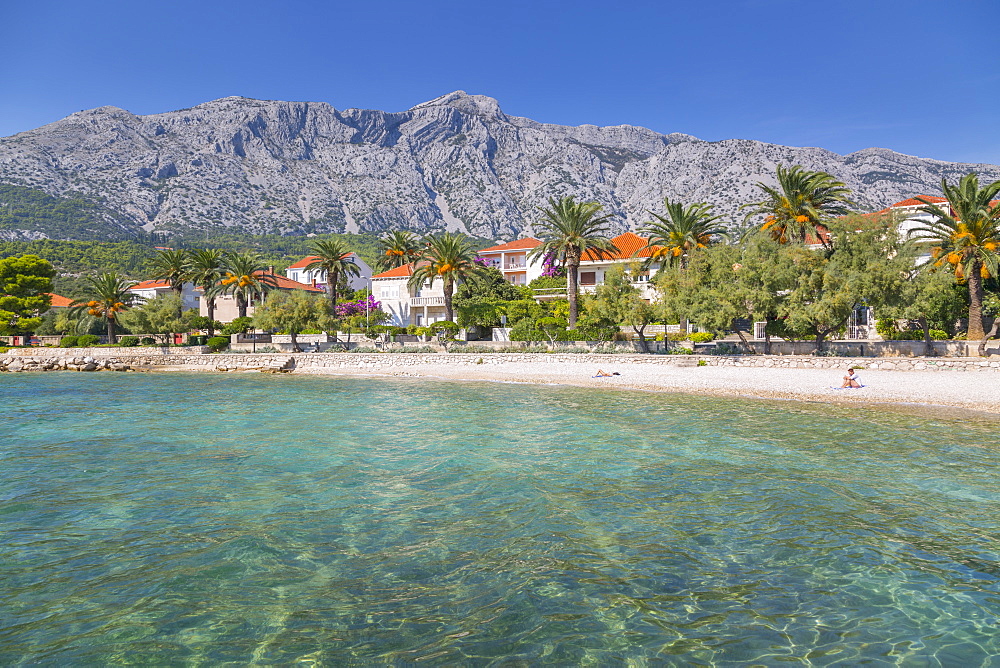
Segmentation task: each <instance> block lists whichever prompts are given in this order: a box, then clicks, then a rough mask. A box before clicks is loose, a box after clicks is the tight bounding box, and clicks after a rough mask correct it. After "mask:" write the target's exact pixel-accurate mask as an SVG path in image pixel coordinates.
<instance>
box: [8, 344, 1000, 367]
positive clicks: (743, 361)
mask: <svg viewBox="0 0 1000 668" xmlns="http://www.w3.org/2000/svg"><path fill="white" fill-rule="evenodd" d="M109 350H120V351H122V352H120V353H113V354H107V353H106V351H109ZM171 350H173V349H171ZM92 351H93V353H92V354H87V355H85V354H81V353H80V352H77V351H75V350H74V349H61V348H50V349H46V350H45V352H44V353H43V354H39V353H40V352H41V351H37V350H36V351H34V352H35V353H36V354H35V355H31V356H27V355H16V356H15V355H10V354H9V353H4V354H2V355H0V371H7V370H11V371H13V370H19V371H30V370H57V369H72V368H79V370H87V371H91V370H93V371H97V370H104V369H117V370H126V369H143V368H155V367H163V366H166V367H182V368H185V367H186V368H188V369H191V370H194V371H197V370H202V371H246V370H260V371H288V370H293V369H310V368H313V369H317V368H331V369H337V368H340V369H363V370H375V369H391V368H405V367H414V366H422V365H428V364H448V365H453V366H472V365H482V364H485V365H489V364H508V363H517V362H520V363H529V364H530V363H540V362H547V363H553V362H554V363H557V364H558V363H580V362H582V363H585V364H592V365H595V366H596V367H606V366H622V365H625V364H652V365H658V366H674V367H681V366H684V367H690V366H698V365H701V366H727V367H753V368H776V369H835V368H836V369H843V368H846V367H848V366H855V367H861V368H864V369H878V370H894V371H966V372H968V371H973V372H980V371H986V372H990V371H993V372H1000V359H993V360H990V359H986V358H948V359H944V358H922V357H914V358H870V357H869V358H851V357H809V356H796V357H793V356H764V355H734V356H715V355H711V356H706V355H599V354H570V355H566V354H563V355H560V354H546V353H499V354H482V355H478V354H419V353H403V354H399V353H397V354H392V353H301V354H295V355H289V354H287V353H286V354H275V353H267V354H256V355H254V354H227V353H222V354H216V355H206V354H188V355H182V354H177V353H173V352H171V353H170V354H157V353H155V352H152V351H145V350H144V351H137V350H136V349H135V348H118V349H109V348H95V349H92ZM10 352H11V353H12V352H14V351H13V350H12V351H10ZM94 353H96V354H94ZM101 353H104V354H101ZM12 367H14V368H12ZM84 367H92V368H84Z"/></svg>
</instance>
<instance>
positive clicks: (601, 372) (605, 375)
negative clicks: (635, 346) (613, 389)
mask: <svg viewBox="0 0 1000 668" xmlns="http://www.w3.org/2000/svg"><path fill="white" fill-rule="evenodd" d="M620 375H621V374H620V373H618V372H617V371H615V372H614V373H608V372H607V371H605V370H604V369H598V370H597V375H596V376H594V378H610V377H611V376H620Z"/></svg>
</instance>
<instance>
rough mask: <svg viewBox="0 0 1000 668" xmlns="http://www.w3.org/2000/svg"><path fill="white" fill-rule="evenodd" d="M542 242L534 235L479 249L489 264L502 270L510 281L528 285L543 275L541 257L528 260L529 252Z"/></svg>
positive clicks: (515, 283)
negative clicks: (532, 260)
mask: <svg viewBox="0 0 1000 668" xmlns="http://www.w3.org/2000/svg"><path fill="white" fill-rule="evenodd" d="M541 245H542V242H541V241H539V240H538V239H535V238H533V237H525V238H524V239H517V240H516V241H511V242H509V243H506V244H500V245H499V246H490V247H489V248H484V249H483V250H481V251H479V257H481V258H483V259H485V260H486V261H487V263H488V264H489V266H491V267H495V268H497V269H499V270H500V272H501V273H502V274H503V277H504V278H505V279H506V280H507V282H508V283H511V284H513V285H527V284H528V283H530V282H531V281H533V280H535V279H536V278H538V277H539V276H541V275H542V271H543V267H542V260H541V258H539V259H537V260H535V261H534V262H528V253H529V252H530V251H531V250H532V249H534V248H537V247H538V246H541Z"/></svg>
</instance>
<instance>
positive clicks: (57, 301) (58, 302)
mask: <svg viewBox="0 0 1000 668" xmlns="http://www.w3.org/2000/svg"><path fill="white" fill-rule="evenodd" d="M48 295H49V297H50V298H51V299H52V308H69V307H70V306H72V305H73V300H72V299H67V298H66V297H63V296H61V295H57V294H55V293H54V292H50V293H48Z"/></svg>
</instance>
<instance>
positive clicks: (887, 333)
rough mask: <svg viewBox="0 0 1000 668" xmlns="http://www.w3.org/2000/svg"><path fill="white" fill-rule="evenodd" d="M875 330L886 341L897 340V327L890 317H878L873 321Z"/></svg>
mask: <svg viewBox="0 0 1000 668" xmlns="http://www.w3.org/2000/svg"><path fill="white" fill-rule="evenodd" d="M875 331H876V332H878V335H879V336H881V337H882V338H883V339H885V340H886V341H899V340H900V339H899V338H898V337H899V328H898V327H896V321H895V320H893V319H892V318H879V319H878V320H876V321H875Z"/></svg>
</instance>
